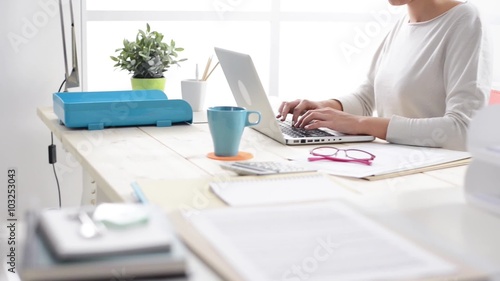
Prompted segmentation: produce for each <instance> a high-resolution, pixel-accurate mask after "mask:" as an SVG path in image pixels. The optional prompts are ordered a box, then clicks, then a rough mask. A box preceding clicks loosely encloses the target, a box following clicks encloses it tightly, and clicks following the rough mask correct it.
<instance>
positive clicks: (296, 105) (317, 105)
mask: <svg viewBox="0 0 500 281" xmlns="http://www.w3.org/2000/svg"><path fill="white" fill-rule="evenodd" d="M327 107H332V108H336V109H339V110H342V105H341V104H340V102H338V101H336V100H326V101H310V100H306V99H304V100H301V99H297V100H294V101H290V102H286V101H285V102H282V103H281V105H280V107H279V109H278V112H279V113H278V115H276V118H281V119H280V120H281V121H284V120H285V119H286V116H287V115H288V114H290V113H291V114H293V116H292V124H295V123H296V122H297V120H298V119H299V116H301V115H303V114H304V113H306V112H308V111H309V110H314V109H321V108H327Z"/></svg>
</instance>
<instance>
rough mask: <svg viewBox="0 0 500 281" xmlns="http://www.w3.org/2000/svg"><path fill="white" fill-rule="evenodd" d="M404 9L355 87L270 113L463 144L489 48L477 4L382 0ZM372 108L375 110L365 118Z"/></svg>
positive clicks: (483, 90) (426, 142)
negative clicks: (340, 94)
mask: <svg viewBox="0 0 500 281" xmlns="http://www.w3.org/2000/svg"><path fill="white" fill-rule="evenodd" d="M389 2H390V4H391V5H407V8H408V14H407V15H406V16H405V17H403V18H402V19H401V20H399V21H398V22H397V24H396V25H395V26H394V28H393V29H392V30H391V31H390V32H389V34H388V35H387V36H386V38H385V39H384V41H383V42H382V44H381V45H380V47H379V48H378V50H377V52H376V53H375V57H374V59H373V62H372V65H371V68H370V71H369V73H368V77H367V80H366V82H365V83H363V84H362V85H361V86H360V87H359V88H358V90H357V91H356V92H354V93H352V94H351V95H348V96H344V97H341V98H338V99H332V100H325V101H309V100H295V101H291V102H283V103H282V104H281V106H280V107H279V113H278V116H277V117H278V118H281V119H282V120H284V119H285V118H286V116H287V114H293V117H292V123H293V124H294V126H296V127H301V128H306V129H316V128H319V127H327V128H330V129H332V130H336V131H339V132H343V133H347V134H369V135H373V136H375V137H378V138H380V139H385V140H387V141H389V142H393V143H399V144H407V145H417V146H429V147H443V148H447V149H455V150H465V149H466V144H465V141H466V135H467V127H468V124H469V122H470V119H471V118H472V116H473V115H474V112H475V111H477V110H478V109H480V108H482V107H484V106H485V105H486V104H487V101H488V98H489V92H490V88H491V83H492V82H491V81H492V69H493V65H492V63H493V60H492V50H491V48H490V47H491V46H490V43H489V42H488V39H487V34H486V32H485V26H484V23H483V22H482V21H481V18H480V17H479V13H478V11H477V9H476V8H475V7H474V6H472V4H470V3H467V2H465V3H464V2H459V1H455V0H389ZM374 110H376V112H377V115H378V117H372V113H373V112H374Z"/></svg>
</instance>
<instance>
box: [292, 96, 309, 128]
mask: <svg viewBox="0 0 500 281" xmlns="http://www.w3.org/2000/svg"><path fill="white" fill-rule="evenodd" d="M307 108H308V104H307V101H305V100H302V101H300V103H299V104H297V106H296V107H295V108H294V109H293V115H292V125H294V126H295V124H296V123H297V122H298V120H299V117H300V116H302V115H304V114H305V113H307V112H308V111H307Z"/></svg>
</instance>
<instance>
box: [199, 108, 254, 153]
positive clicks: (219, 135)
mask: <svg viewBox="0 0 500 281" xmlns="http://www.w3.org/2000/svg"><path fill="white" fill-rule="evenodd" d="M251 115H256V116H257V117H258V118H257V121H255V122H251V121H250V120H249V119H250V116H251ZM207 117H208V126H209V128H210V134H211V135H212V141H213V144H214V154H215V156H219V157H230V156H236V155H238V150H239V147H240V140H241V135H242V134H243V129H245V127H247V126H254V125H257V124H259V123H260V119H261V115H260V112H258V111H252V110H246V109H245V108H244V107H237V106H214V107H210V108H208V110H207Z"/></svg>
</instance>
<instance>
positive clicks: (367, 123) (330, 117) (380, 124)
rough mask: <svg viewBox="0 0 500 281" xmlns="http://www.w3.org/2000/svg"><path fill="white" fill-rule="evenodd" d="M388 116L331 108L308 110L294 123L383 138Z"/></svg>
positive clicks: (309, 127)
mask: <svg viewBox="0 0 500 281" xmlns="http://www.w3.org/2000/svg"><path fill="white" fill-rule="evenodd" d="M388 126H389V119H388V118H378V117H367V116H358V115H353V114H349V113H345V112H343V111H340V110H336V109H333V108H320V109H314V110H309V111H307V112H306V113H304V114H303V116H302V117H301V118H300V119H299V120H298V121H297V122H296V123H295V127H300V128H305V129H308V130H310V129H318V128H329V129H331V130H334V131H337V132H341V133H344V134H349V135H363V134H365V135H372V136H375V137H377V138H381V139H385V138H386V135H387V127H388Z"/></svg>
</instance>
